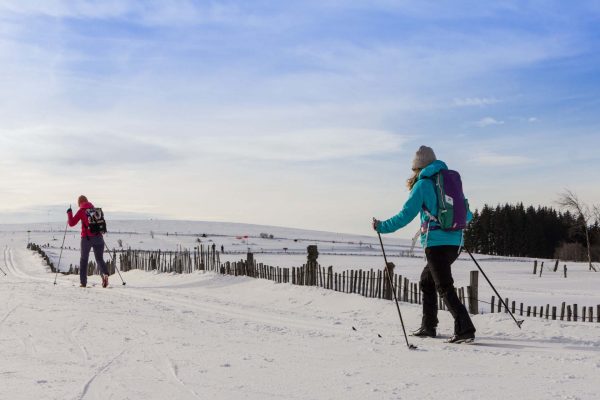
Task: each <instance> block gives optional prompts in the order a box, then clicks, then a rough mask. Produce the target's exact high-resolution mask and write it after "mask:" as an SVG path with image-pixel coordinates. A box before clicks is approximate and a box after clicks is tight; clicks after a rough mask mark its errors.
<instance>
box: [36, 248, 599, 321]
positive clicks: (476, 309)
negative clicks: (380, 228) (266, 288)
mask: <svg viewBox="0 0 600 400" xmlns="http://www.w3.org/2000/svg"><path fill="white" fill-rule="evenodd" d="M28 248H30V249H31V250H34V251H36V252H38V253H39V254H40V255H42V257H43V258H44V260H45V261H46V263H48V265H49V266H50V269H51V270H52V272H56V271H55V269H54V265H53V264H52V261H51V260H50V258H49V257H48V256H47V255H46V253H45V252H44V251H43V249H42V248H40V246H37V245H35V244H29V245H28ZM111 256H112V257H111V260H110V261H109V262H107V265H109V268H110V271H111V274H113V273H115V266H116V265H115V264H116V262H115V261H116V260H119V268H120V269H121V271H130V270H132V269H139V270H143V271H157V272H161V273H179V274H185V273H192V272H195V271H209V272H215V273H219V274H222V275H232V276H247V277H251V278H257V279H266V280H270V281H273V282H275V283H288V284H292V285H298V286H316V287H320V288H323V289H326V290H334V291H337V292H342V293H354V294H358V295H361V296H364V297H368V298H377V299H387V300H392V299H393V294H394V292H395V294H396V297H397V298H398V300H399V301H402V302H407V303H413V304H421V303H422V299H423V293H422V292H421V289H420V287H419V284H418V283H416V282H411V281H410V280H409V279H408V278H406V277H403V276H402V275H399V274H396V273H394V266H393V264H392V263H390V265H389V266H388V272H389V274H390V276H391V277H392V286H390V283H389V280H388V277H387V274H386V271H385V270H384V269H382V270H374V269H370V270H363V269H358V270H345V271H341V272H335V271H334V270H333V267H331V266H330V267H327V268H325V267H322V266H321V265H319V264H318V263H317V262H316V261H312V262H308V263H306V264H304V265H302V266H300V267H291V268H283V267H274V266H269V265H266V264H263V263H259V262H256V260H255V259H254V255H253V254H252V253H248V254H247V258H246V259H245V260H244V259H241V260H239V261H234V262H230V261H226V262H223V263H221V261H220V254H219V252H218V251H217V250H216V248H215V246H204V245H199V246H197V247H195V248H194V249H193V250H188V249H181V250H178V251H161V250H156V251H154V250H133V249H125V250H113V252H112V253H111ZM556 269H557V268H556ZM63 273H78V268H77V267H72V266H71V268H70V270H69V272H63ZM97 273H98V271H97V268H96V266H95V264H94V263H93V262H90V264H89V265H88V274H89V275H93V274H97ZM478 281H479V271H471V273H470V283H469V285H468V286H466V287H461V288H457V289H456V292H457V295H458V297H459V299H460V301H461V302H462V303H463V304H464V305H465V307H466V308H467V310H468V311H469V312H470V313H471V314H478V313H480V312H483V308H480V306H481V305H485V304H489V305H490V306H491V308H490V311H491V312H492V313H493V312H502V310H503V306H502V302H500V301H498V303H497V305H496V298H495V296H492V298H491V301H490V303H487V302H486V301H481V300H479V293H478V286H479V282H478ZM392 288H393V291H392ZM505 303H506V304H507V305H509V304H511V303H509V299H508V298H507V299H505ZM438 308H439V309H440V310H447V307H446V304H445V303H444V302H443V301H442V299H441V298H440V297H439V296H438ZM511 311H512V313H513V314H518V315H521V316H523V317H533V318H546V319H553V320H556V319H560V320H561V321H562V320H566V321H583V322H592V321H594V307H592V306H589V307H585V306H584V307H583V308H582V313H581V315H579V313H578V311H579V307H578V305H577V304H573V305H572V306H571V305H566V303H565V302H563V303H562V306H561V311H560V314H559V313H557V307H555V306H552V307H551V306H550V305H549V304H546V305H545V307H544V306H543V305H542V306H540V307H539V308H538V306H533V307H531V306H525V305H524V304H523V303H520V304H519V307H518V308H517V307H516V302H515V301H512V307H511ZM504 312H506V313H508V309H507V308H504ZM595 322H600V305H597V306H596V320H595Z"/></svg>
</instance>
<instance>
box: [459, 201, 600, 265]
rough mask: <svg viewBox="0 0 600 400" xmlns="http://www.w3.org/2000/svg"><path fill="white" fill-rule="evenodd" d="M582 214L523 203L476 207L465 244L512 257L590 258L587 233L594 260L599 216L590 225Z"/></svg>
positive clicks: (599, 253)
mask: <svg viewBox="0 0 600 400" xmlns="http://www.w3.org/2000/svg"><path fill="white" fill-rule="evenodd" d="M589 222H590V221H584V220H583V217H582V216H581V215H575V214H573V213H571V212H569V211H565V212H559V211H557V210H555V209H553V208H552V207H541V206H538V207H537V208H535V207H533V206H528V207H525V206H524V205H523V203H519V204H516V205H513V204H504V205H497V206H495V207H492V206H489V205H487V204H486V205H485V206H484V207H483V208H482V209H481V210H475V212H474V213H473V220H472V221H471V222H470V224H469V226H468V228H467V229H466V230H465V245H466V246H467V247H468V248H469V249H472V250H473V251H475V252H478V253H480V254H490V255H499V256H509V257H534V258H559V259H562V260H571V261H585V260H587V244H586V232H585V229H583V227H585V226H587V228H588V232H589V236H590V249H591V258H592V261H598V260H600V225H599V221H598V218H596V220H595V221H593V223H592V224H591V225H590V224H589Z"/></svg>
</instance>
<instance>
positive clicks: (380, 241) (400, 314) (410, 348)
mask: <svg viewBox="0 0 600 400" xmlns="http://www.w3.org/2000/svg"><path fill="white" fill-rule="evenodd" d="M377 236H379V244H381V251H382V253H383V260H384V261H385V274H386V275H387V277H388V281H389V283H390V289H391V290H392V293H393V294H394V300H395V301H396V309H397V310H398V317H400V324H401V325H402V332H404V339H405V340H406V347H408V349H409V350H414V349H416V348H417V346H415V345H413V344H410V343H408V336H406V329H405V328H404V321H403V320H402V313H401V312H400V305H399V304H398V297H397V296H396V291H395V290H394V283H393V281H392V277H391V276H390V273H389V271H388V262H387V256H386V255H385V248H384V247H383V240H381V233H379V232H377Z"/></svg>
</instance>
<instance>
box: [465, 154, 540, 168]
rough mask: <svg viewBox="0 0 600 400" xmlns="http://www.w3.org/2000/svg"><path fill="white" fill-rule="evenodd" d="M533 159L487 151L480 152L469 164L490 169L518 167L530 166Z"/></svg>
mask: <svg viewBox="0 0 600 400" xmlns="http://www.w3.org/2000/svg"><path fill="white" fill-rule="evenodd" d="M533 161H534V160H533V159H531V158H528V157H524V156H518V155H508V154H498V153H493V152H489V151H485V152H481V153H479V154H478V155H477V156H475V157H473V158H472V159H471V162H473V163H476V164H479V165H483V166H490V167H503V166H506V167H508V166H518V165H527V164H532V163H533Z"/></svg>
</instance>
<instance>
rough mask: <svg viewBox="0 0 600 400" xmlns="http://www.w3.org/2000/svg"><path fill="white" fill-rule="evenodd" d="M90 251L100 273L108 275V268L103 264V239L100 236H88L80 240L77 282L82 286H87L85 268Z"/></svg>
mask: <svg viewBox="0 0 600 400" xmlns="http://www.w3.org/2000/svg"><path fill="white" fill-rule="evenodd" d="M90 250H94V257H96V264H97V265H98V268H100V272H101V273H102V274H104V275H108V268H107V267H106V263H105V262H104V257H103V254H104V238H103V237H102V235H98V236H89V237H83V238H81V259H80V260H79V281H80V282H81V284H82V285H87V269H88V268H87V266H88V259H89V258H90Z"/></svg>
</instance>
